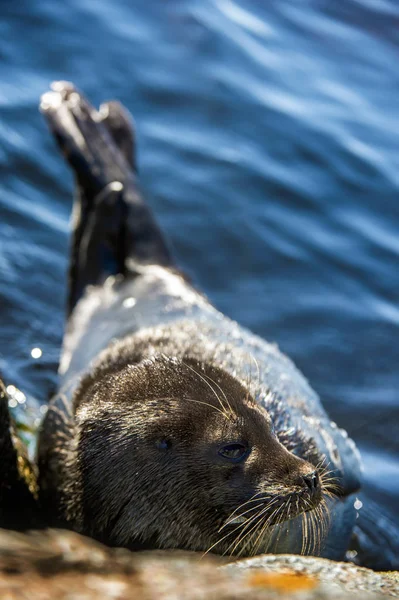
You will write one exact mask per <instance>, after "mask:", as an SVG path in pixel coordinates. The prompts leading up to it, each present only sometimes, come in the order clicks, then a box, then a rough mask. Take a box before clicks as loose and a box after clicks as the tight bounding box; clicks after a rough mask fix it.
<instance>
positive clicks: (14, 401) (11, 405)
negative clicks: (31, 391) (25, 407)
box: [8, 398, 18, 408]
mask: <svg viewBox="0 0 399 600" xmlns="http://www.w3.org/2000/svg"><path fill="white" fill-rule="evenodd" d="M17 404H18V402H17V401H16V400H15V398H10V399H9V401H8V406H9V407H10V408H15V407H16V406H17Z"/></svg>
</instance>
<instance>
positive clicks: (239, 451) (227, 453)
mask: <svg viewBox="0 0 399 600" xmlns="http://www.w3.org/2000/svg"><path fill="white" fill-rule="evenodd" d="M248 454H249V448H248V446H245V445H244V444H239V443H234V444H226V446H222V447H221V448H220V450H219V455H220V456H223V458H227V459H228V460H231V461H232V462H240V461H241V460H244V458H246V457H247V456H248Z"/></svg>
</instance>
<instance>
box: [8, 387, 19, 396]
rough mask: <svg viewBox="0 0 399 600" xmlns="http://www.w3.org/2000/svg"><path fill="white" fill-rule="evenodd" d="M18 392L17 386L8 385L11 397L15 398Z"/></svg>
mask: <svg viewBox="0 0 399 600" xmlns="http://www.w3.org/2000/svg"><path fill="white" fill-rule="evenodd" d="M16 391H17V388H16V387H15V385H8V386H7V394H8V395H9V396H13V395H14V394H15V392H16Z"/></svg>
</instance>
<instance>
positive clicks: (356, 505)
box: [353, 498, 363, 510]
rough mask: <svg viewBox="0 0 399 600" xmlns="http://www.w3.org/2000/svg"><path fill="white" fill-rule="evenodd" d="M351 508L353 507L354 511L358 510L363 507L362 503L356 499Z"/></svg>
mask: <svg viewBox="0 0 399 600" xmlns="http://www.w3.org/2000/svg"><path fill="white" fill-rule="evenodd" d="M353 506H354V507H355V510H360V509H361V508H362V506H363V502H362V501H361V500H359V498H356V500H355V503H354V505H353Z"/></svg>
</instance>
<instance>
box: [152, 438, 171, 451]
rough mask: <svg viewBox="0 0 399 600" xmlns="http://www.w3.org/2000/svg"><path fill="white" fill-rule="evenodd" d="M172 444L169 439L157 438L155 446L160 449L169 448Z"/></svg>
mask: <svg viewBox="0 0 399 600" xmlns="http://www.w3.org/2000/svg"><path fill="white" fill-rule="evenodd" d="M171 445H172V444H171V442H170V441H169V440H157V441H156V442H155V447H156V448H158V450H169V448H170V447H171Z"/></svg>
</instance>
